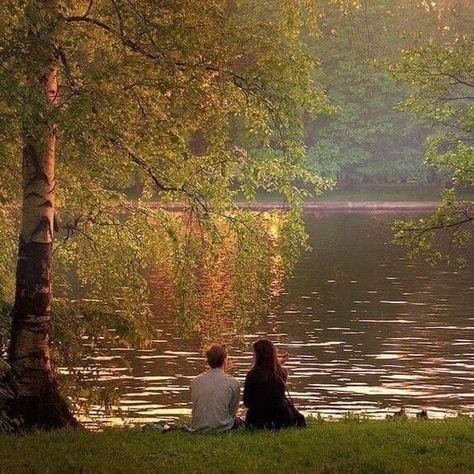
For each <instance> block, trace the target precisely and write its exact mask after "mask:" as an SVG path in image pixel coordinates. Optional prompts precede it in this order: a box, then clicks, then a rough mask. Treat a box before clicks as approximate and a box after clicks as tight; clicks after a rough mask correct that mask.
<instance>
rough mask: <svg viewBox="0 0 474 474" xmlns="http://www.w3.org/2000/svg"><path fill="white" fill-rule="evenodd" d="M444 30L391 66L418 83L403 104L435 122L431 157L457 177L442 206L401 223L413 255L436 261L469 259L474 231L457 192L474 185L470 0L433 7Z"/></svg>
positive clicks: (472, 216)
mask: <svg viewBox="0 0 474 474" xmlns="http://www.w3.org/2000/svg"><path fill="white" fill-rule="evenodd" d="M432 8H433V9H434V10H435V12H436V14H437V18H438V21H439V24H438V32H437V34H436V35H433V36H432V37H430V38H429V39H428V40H427V41H425V42H424V44H422V45H420V46H418V47H416V48H412V49H407V50H404V51H403V54H402V58H401V61H400V62H399V63H397V64H394V65H392V66H391V67H390V69H391V71H392V73H393V74H394V76H395V78H397V79H398V80H401V81H404V82H406V83H407V84H409V85H410V86H411V87H412V90H413V93H412V94H411V95H410V96H409V97H408V98H407V99H406V100H405V101H403V102H402V104H401V106H400V107H401V108H402V109H403V110H406V111H408V112H411V113H413V114H414V115H416V116H418V117H420V118H421V119H423V120H426V121H428V122H430V123H432V124H433V130H434V132H433V134H432V135H430V136H429V137H428V138H427V140H426V162H427V163H428V164H429V165H431V166H434V167H436V168H438V169H441V170H443V171H447V172H448V173H449V175H451V176H452V186H451V187H449V188H448V189H447V190H446V191H445V192H444V194H443V203H442V206H441V207H440V208H439V209H438V210H437V211H436V212H435V213H433V214H432V215H431V216H429V217H427V218H423V219H420V220H413V219H412V220H408V221H400V222H397V223H396V224H395V231H396V241H397V242H398V243H399V244H401V245H406V246H408V247H409V249H410V255H412V256H415V255H419V254H424V255H425V256H426V258H427V259H428V261H429V262H430V263H432V264H436V263H438V262H440V261H442V260H447V261H448V262H450V261H451V260H453V258H454V259H455V261H456V263H457V264H458V265H460V266H463V265H465V259H464V257H463V256H462V253H461V254H460V253H459V251H458V250H459V249H460V248H462V247H463V246H465V245H466V243H467V242H468V241H469V240H470V239H471V236H472V224H473V222H474V206H473V204H472V202H463V201H460V200H459V199H458V198H457V197H456V188H459V187H462V186H473V185H474V146H473V143H474V60H473V58H474V39H473V37H472V31H474V15H473V14H474V8H473V6H472V4H471V3H469V2H465V1H450V2H448V1H446V2H439V3H438V2H437V5H436V6H432Z"/></svg>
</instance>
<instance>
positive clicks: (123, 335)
mask: <svg viewBox="0 0 474 474" xmlns="http://www.w3.org/2000/svg"><path fill="white" fill-rule="evenodd" d="M57 5H58V8H59V11H55V10H54V9H53V10H51V9H49V8H48V7H47V2H37V1H29V0H22V1H16V0H15V1H13V0H6V1H3V2H1V3H0V25H1V28H0V109H1V110H2V115H1V117H0V180H1V182H2V187H1V189H0V202H1V204H2V210H1V211H0V219H1V223H2V225H1V226H0V227H1V228H0V232H1V235H2V241H3V242H6V245H4V246H3V247H2V255H1V258H0V266H1V270H2V272H1V277H0V278H1V279H2V280H1V287H0V301H1V303H2V325H1V326H2V342H3V344H5V343H6V341H7V334H8V326H9V319H8V309H7V308H8V307H9V305H10V304H11V302H12V299H13V275H14V260H15V242H16V233H17V229H18V220H19V206H18V203H19V202H20V198H21V192H22V190H21V150H22V143H23V130H35V127H38V126H40V125H44V124H45V123H47V124H55V126H56V127H57V133H58V149H57V188H56V198H57V221H58V225H59V229H60V231H59V233H58V234H57V239H56V243H55V249H54V289H55V299H54V305H53V310H54V315H55V318H54V328H53V330H54V339H53V346H54V347H53V348H54V357H55V362H56V366H57V367H58V368H60V369H61V373H62V374H63V375H67V374H69V375H70V376H71V375H72V376H73V378H74V379H75V383H76V385H71V386H70V387H71V389H72V388H73V387H76V388H77V386H78V385H77V383H80V382H81V381H83V380H84V375H89V376H90V375H91V374H94V373H95V371H96V367H95V366H94V364H93V363H92V362H91V360H92V356H93V355H94V354H96V352H97V351H98V350H99V349H100V348H101V347H103V346H107V345H111V344H128V345H133V346H137V345H140V344H141V345H146V344H147V343H149V342H150V341H151V339H152V333H151V332H150V324H149V323H150V320H151V317H152V313H153V311H152V310H151V307H150V304H151V303H150V298H149V289H150V288H149V285H150V284H152V283H150V282H151V281H152V280H153V281H154V282H155V284H158V285H160V287H162V288H163V294H164V295H165V300H166V302H167V303H169V304H168V308H159V309H158V311H160V312H163V313H166V311H170V312H171V313H172V314H176V315H178V316H179V318H178V320H179V322H180V323H183V325H184V323H186V325H187V327H188V328H191V329H192V330H198V331H199V332H201V333H203V334H204V337H212V336H215V334H217V333H222V332H223V330H224V329H226V330H228V331H229V332H230V333H231V334H234V333H235V332H236V331H238V330H239V328H243V327H247V326H248V325H249V324H251V319H254V318H255V317H258V315H260V314H261V313H262V312H264V311H265V307H266V305H267V303H268V301H269V298H271V295H272V290H271V288H272V285H274V284H275V282H276V281H277V280H278V279H279V278H281V275H282V268H285V269H287V268H288V266H285V265H286V263H283V262H286V261H287V257H288V258H289V260H290V261H292V260H294V258H295V255H296V254H297V252H298V248H301V245H302V244H303V243H304V231H303V228H302V226H301V221H300V212H299V211H300V203H301V202H302V199H303V198H304V197H305V196H306V195H307V192H306V191H301V190H300V189H299V188H298V187H297V186H296V184H297V183H308V185H310V187H312V188H317V189H318V190H320V189H322V188H325V187H327V186H328V182H327V181H326V180H324V179H320V178H319V177H317V176H314V175H313V173H311V172H310V171H309V170H308V166H307V163H306V151H305V147H304V143H303V135H304V129H303V121H302V118H303V115H304V113H307V112H309V111H312V112H317V111H324V110H326V109H327V104H326V103H325V98H324V94H323V92H322V91H321V90H320V89H318V88H317V87H315V85H314V83H313V81H312V76H313V66H314V64H313V60H312V58H311V56H310V55H309V53H308V49H307V47H306V44H305V42H304V37H306V36H307V35H310V36H311V35H316V34H317V33H318V25H317V22H318V18H319V16H320V11H319V4H318V2H315V1H313V0H297V1H294V0H292V1H291V2H289V1H282V0H271V1H269V2H261V1H258V0H242V1H236V2H232V1H231V2H229V1H228V0H209V1H206V2H201V1H193V0H191V1H189V0H186V1H184V0H183V1H181V0H179V1H176V0H172V1H171V0H165V1H163V2H156V1H154V0H140V1H138V2H129V1H125V0H113V1H112V0H98V1H94V2H89V1H85V0H84V1H71V0H62V1H58V2H57ZM38 31H42V32H43V33H44V32H45V31H46V32H47V34H42V35H41V38H40V39H38V35H37V32H38ZM303 33H304V34H303ZM51 57H53V58H54V61H56V63H57V66H58V68H59V84H60V92H59V97H58V98H57V104H55V106H54V107H49V108H48V107H45V100H44V96H43V85H42V82H41V81H42V76H43V74H44V72H45V71H44V68H45V67H46V66H45V65H48V67H49V63H50V61H51ZM131 187H135V189H136V190H138V191H137V192H136V193H135V194H136V199H134V200H133V201H132V200H131V199H130V194H129V192H128V189H129V188H131ZM257 189H264V190H268V191H278V192H280V193H281V194H282V195H283V196H284V197H285V198H286V199H287V201H288V202H289V203H290V204H291V207H292V209H293V211H292V212H291V213H290V214H288V215H286V216H283V215H277V216H259V215H257V214H255V213H250V212H241V211H239V210H238V209H237V208H236V207H235V206H234V204H233V202H234V198H235V196H237V195H244V196H246V197H247V198H249V199H252V198H253V197H254V196H255V194H256V191H257ZM153 200H158V201H159V203H158V205H157V204H156V203H153V202H152V201H153ZM173 202H179V203H181V204H180V206H181V211H182V212H175V211H174V210H170V208H166V205H167V204H170V203H173ZM272 229H273V230H272ZM272 232H273V233H272ZM218 275H225V278H226V280H225V282H226V285H225V290H226V291H225V292H224V294H225V295H222V297H221V295H220V293H219V287H218V286H216V285H217V283H219V282H218V281H217V280H218V279H217V276H218ZM223 278H224V277H223ZM221 283H222V282H221ZM216 295H218V296H217V297H216V298H214V297H215V296H216ZM255 295H259V298H257V303H255ZM211 296H212V298H211ZM224 296H225V298H224ZM223 298H224V299H225V301H226V305H221V304H220V303H221V302H222V301H223ZM209 305H211V307H209ZM3 308H5V309H3ZM154 310H155V311H156V310H157V309H156V308H155V309H154ZM209 314H212V316H211V317H210V318H209V319H210V320H211V321H214V323H215V324H213V325H209V324H207V323H206V321H205V320H204V318H203V315H206V316H208V315H209ZM63 386H65V387H67V386H69V382H68V381H67V380H64V382H63ZM79 386H81V387H82V388H81V390H76V397H78V398H84V397H87V395H85V394H86V393H87V387H86V386H85V385H79ZM71 391H72V390H71ZM91 396H92V395H91ZM94 396H95V395H94ZM112 398H113V397H112V396H111V395H110V394H102V395H98V396H97V397H96V399H102V400H110V399H112Z"/></svg>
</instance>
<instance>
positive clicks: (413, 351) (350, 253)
mask: <svg viewBox="0 0 474 474" xmlns="http://www.w3.org/2000/svg"><path fill="white" fill-rule="evenodd" d="M395 217H396V215H394V214H390V213H389V214H387V213H373V214H369V213H330V214H321V213H307V214H306V217H305V219H306V224H307V230H308V233H309V243H310V245H311V247H312V248H313V250H312V252H309V253H305V254H304V255H303V256H302V258H301V260H300V261H299V263H298V264H297V266H296V268H295V270H294V273H293V276H292V277H291V278H290V279H289V280H288V281H287V282H286V283H285V286H284V288H281V289H280V291H278V292H277V294H276V296H275V298H274V300H273V303H272V307H271V310H270V311H269V313H268V315H267V316H266V317H265V318H263V320H262V321H261V322H260V323H259V324H257V327H256V328H255V331H253V332H252V334H248V335H246V336H245V337H244V341H245V342H244V344H243V345H242V344H239V345H236V346H235V347H232V348H231V357H232V361H233V374H234V375H235V376H236V377H237V378H239V380H241V381H242V382H243V380H244V377H245V373H246V371H247V370H248V368H249V367H250V365H251V362H252V354H251V344H252V342H253V341H255V340H257V339H258V338H261V337H270V338H271V339H272V340H273V341H274V342H275V344H276V345H277V347H278V350H279V351H282V352H283V351H288V352H289V353H290V360H289V362H288V364H287V367H288V369H289V373H290V377H289V380H290V390H291V394H292V397H293V399H294V401H295V403H296V404H297V405H298V406H299V407H300V408H301V409H302V410H303V411H304V412H305V413H307V414H314V415H317V414H320V415H321V416H324V417H327V416H333V417H340V416H343V415H344V414H346V413H348V412H355V413H363V414H365V415H367V416H370V417H375V418H377V417H385V416H386V414H387V413H393V412H394V411H396V410H398V409H400V408H401V407H405V408H406V410H407V412H408V413H409V414H414V413H415V412H417V411H419V410H420V409H421V408H425V409H427V410H428V412H429V415H430V416H431V417H442V416H446V415H448V416H449V415H455V414H456V413H457V412H458V411H461V412H474V278H473V277H474V270H473V265H474V249H473V248H472V246H471V248H469V249H468V251H467V253H468V267H467V268H466V269H464V270H458V269H456V268H454V267H437V268H430V267H428V266H427V265H426V264H424V263H423V262H421V261H409V260H406V258H405V256H404V253H403V250H402V249H399V248H397V247H395V246H394V245H392V244H391V242H390V241H391V230H390V223H391V222H392V220H393V219H394V218H395ZM157 326H158V329H159V336H158V339H157V340H156V341H155V342H154V344H153V347H152V348H149V349H146V350H134V349H127V348H114V349H113V350H111V351H109V352H107V353H102V354H101V355H100V356H99V357H98V358H97V362H100V364H103V367H104V375H103V377H102V379H103V380H104V381H110V380H119V381H120V386H121V387H122V389H123V391H124V396H123V398H122V410H123V412H122V415H121V417H119V418H117V417H115V418H113V419H112V421H113V422H114V423H122V422H148V421H156V420H157V419H170V418H171V419H172V418H175V417H177V416H180V415H187V414H189V413H190V399H189V388H188V387H189V383H190V380H191V379H192V378H193V377H194V376H195V375H197V374H198V373H199V372H201V371H202V370H204V369H205V363H204V360H203V357H202V356H201V355H200V352H199V346H200V341H199V339H198V338H191V339H183V338H182V337H180V334H179V331H178V330H177V329H176V328H175V327H174V325H173V323H172V321H170V320H164V319H161V318H160V315H159V314H157ZM122 357H124V358H126V359H127V360H128V361H129V363H130V368H131V372H129V371H128V369H126V368H124V367H123V365H121V364H120V358H122Z"/></svg>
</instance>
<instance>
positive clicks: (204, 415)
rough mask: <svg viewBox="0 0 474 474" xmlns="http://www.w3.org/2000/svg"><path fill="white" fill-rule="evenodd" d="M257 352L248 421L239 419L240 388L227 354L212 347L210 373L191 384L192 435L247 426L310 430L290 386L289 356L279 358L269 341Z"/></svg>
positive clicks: (248, 390) (247, 395)
mask: <svg viewBox="0 0 474 474" xmlns="http://www.w3.org/2000/svg"><path fill="white" fill-rule="evenodd" d="M253 349H254V353H255V362H254V365H253V367H252V368H251V369H250V371H249V372H248V373H247V377H246V378H245V386H244V400H243V401H244V405H245V406H246V407H247V409H248V410H247V415H246V417H245V421H244V420H242V419H241V418H239V417H237V408H238V406H239V400H240V384H239V382H238V381H237V380H236V379H235V378H234V377H232V376H231V375H229V374H227V373H226V372H225V367H226V359H227V350H226V348H225V347H224V346H222V345H221V344H212V345H211V346H210V347H209V348H208V349H207V351H206V357H207V362H208V364H209V370H207V371H206V372H204V373H202V374H201V375H198V376H197V377H196V378H195V379H194V380H193V381H192V382H191V399H192V405H193V411H192V424H191V428H190V430H191V431H229V430H232V429H236V428H238V427H239V426H242V425H244V424H245V427H247V428H249V429H261V428H266V429H273V430H278V429H282V428H288V427H304V426H306V422H305V419H304V416H303V415H302V414H301V413H299V411H298V410H297V409H296V408H295V406H294V405H293V402H292V400H291V398H290V397H289V393H288V389H287V386H286V379H287V371H286V370H285V369H284V368H283V366H282V365H283V364H284V363H285V362H286V360H287V359H288V354H285V355H284V356H282V357H281V358H279V357H278V356H277V353H276V350H275V346H274V345H273V343H272V342H271V341H270V340H268V339H261V340H259V341H257V342H255V343H254V345H253ZM287 393H288V396H287Z"/></svg>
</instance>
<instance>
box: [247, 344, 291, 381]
mask: <svg viewBox="0 0 474 474" xmlns="http://www.w3.org/2000/svg"><path fill="white" fill-rule="evenodd" d="M253 350H254V352H255V364H254V366H253V368H254V369H255V370H257V371H258V372H259V373H260V374H261V375H262V378H263V379H264V380H267V381H270V380H276V381H278V382H280V381H281V382H284V381H285V380H286V370H285V369H284V368H283V367H282V366H281V364H280V361H279V360H278V356H277V352H276V349H275V346H274V345H273V342H272V341H270V340H269V339H260V340H258V341H257V342H255V343H254V344H253Z"/></svg>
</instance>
